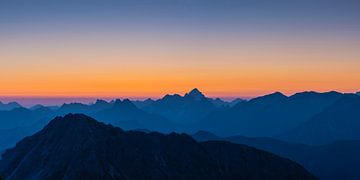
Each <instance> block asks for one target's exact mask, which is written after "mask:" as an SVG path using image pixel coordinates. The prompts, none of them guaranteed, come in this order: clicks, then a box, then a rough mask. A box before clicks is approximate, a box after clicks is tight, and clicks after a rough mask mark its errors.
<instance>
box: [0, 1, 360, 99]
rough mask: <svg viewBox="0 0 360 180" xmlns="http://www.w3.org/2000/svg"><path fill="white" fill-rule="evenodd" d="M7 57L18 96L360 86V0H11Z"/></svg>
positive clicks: (2, 26)
mask: <svg viewBox="0 0 360 180" xmlns="http://www.w3.org/2000/svg"><path fill="white" fill-rule="evenodd" d="M0 68H1V69H0V77H1V78H0V96H1V97H6V98H3V99H7V100H8V99H9V97H17V98H19V97H24V98H25V97H26V98H33V97H40V98H44V97H82V98H84V97H91V98H93V97H161V96H163V95H164V94H172V93H180V94H182V93H185V92H187V91H189V90H190V89H192V88H194V87H197V88H199V89H200V90H202V91H203V92H204V93H205V94H206V95H208V96H211V97H254V96H258V95H263V94H267V93H270V92H274V91H281V92H283V93H285V94H288V95H290V94H292V93H295V92H299V91H308V90H313V91H321V92H324V91H331V90H336V91H341V92H355V91H360V1H358V0H273V1H268V0H137V1H133V0H116V1H115V0H97V1H95V0H71V1H70V0H62V1H56V0H0ZM10 99H11V98H10ZM0 100H1V98H0Z"/></svg>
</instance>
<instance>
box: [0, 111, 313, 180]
mask: <svg viewBox="0 0 360 180" xmlns="http://www.w3.org/2000/svg"><path fill="white" fill-rule="evenodd" d="M0 175H1V176H3V177H4V178H6V179H315V178H314V177H313V176H312V175H311V174H309V173H308V172H307V171H306V170H304V169H303V168H302V167H301V166H300V165H298V164H296V163H294V162H292V161H290V160H287V159H283V158H280V157H278V156H276V155H273V154H270V153H267V152H264V151H261V150H257V149H254V148H251V147H248V146H244V145H237V144H232V143H228V142H220V141H212V142H204V143H198V142H196V141H195V140H193V139H192V138H191V137H190V136H187V135H185V134H175V133H172V134H169V135H163V134H160V133H149V134H147V133H144V132H136V131H128V132H126V131H123V130H121V129H120V128H115V127H113V126H110V125H105V124H103V123H99V122H97V121H95V120H94V119H92V118H90V117H87V116H85V115H80V114H76V115H72V114H70V115H67V116H65V117H63V118H62V117H57V118H55V119H54V120H52V121H51V122H50V123H49V124H48V125H47V126H46V127H45V128H44V129H42V130H41V131H39V132H38V133H36V134H34V135H33V136H30V137H27V138H25V139H23V140H22V141H20V142H19V143H18V144H17V145H16V147H15V148H13V149H9V150H7V151H6V152H5V153H4V155H3V157H2V160H1V161H0Z"/></svg>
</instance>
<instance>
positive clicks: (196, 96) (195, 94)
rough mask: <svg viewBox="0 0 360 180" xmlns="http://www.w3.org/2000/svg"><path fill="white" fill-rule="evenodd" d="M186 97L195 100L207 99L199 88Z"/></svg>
mask: <svg viewBox="0 0 360 180" xmlns="http://www.w3.org/2000/svg"><path fill="white" fill-rule="evenodd" d="M184 97H191V98H193V99H195V100H201V99H204V98H206V97H205V95H204V94H203V93H202V92H200V91H199V89H197V88H194V89H193V90H191V91H190V92H188V93H186V94H185V96H184Z"/></svg>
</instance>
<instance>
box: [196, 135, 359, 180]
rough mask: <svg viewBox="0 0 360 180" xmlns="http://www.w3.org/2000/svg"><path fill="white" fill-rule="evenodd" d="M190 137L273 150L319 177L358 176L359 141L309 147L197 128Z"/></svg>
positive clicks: (331, 178) (336, 178) (346, 177)
mask: <svg viewBox="0 0 360 180" xmlns="http://www.w3.org/2000/svg"><path fill="white" fill-rule="evenodd" d="M193 137H194V139H196V140H198V141H200V142H204V141H213V140H217V141H220V140H225V141H229V142H233V143H238V144H245V145H248V146H252V147H255V148H258V149H261V150H265V151H268V152H272V153H274V154H276V155H279V156H281V157H285V158H289V159H291V160H293V161H295V162H297V163H299V164H301V165H302V166H304V167H305V168H306V169H307V170H309V171H310V172H311V173H313V174H314V175H315V176H317V177H318V178H319V179H323V180H338V179H360V169H359V164H360V155H359V152H360V141H359V140H358V141H338V142H334V143H330V144H327V145H321V146H309V145H304V144H297V143H288V142H284V141H279V140H276V139H272V138H248V137H244V136H231V137H226V138H222V137H219V136H216V135H214V134H212V133H210V132H206V131H199V132H197V133H195V134H194V135H193Z"/></svg>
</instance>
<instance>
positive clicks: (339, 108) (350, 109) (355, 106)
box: [278, 94, 360, 144]
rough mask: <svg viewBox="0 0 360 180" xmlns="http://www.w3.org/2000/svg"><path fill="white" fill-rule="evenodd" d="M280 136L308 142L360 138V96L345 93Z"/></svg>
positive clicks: (289, 139) (317, 142)
mask: <svg viewBox="0 0 360 180" xmlns="http://www.w3.org/2000/svg"><path fill="white" fill-rule="evenodd" d="M278 137H279V138H280V139H283V140H287V141H290V142H300V143H306V144H327V143H330V142H334V141H336V140H360V96H357V95H354V94H346V95H343V96H342V97H341V98H340V99H339V100H337V101H336V102H335V103H334V104H332V105H331V106H329V107H327V108H325V109H324V110H323V111H321V112H320V113H318V114H316V115H315V116H313V117H312V118H311V119H309V120H308V121H307V122H305V123H303V124H302V125H301V126H299V127H297V128H296V129H293V130H290V131H288V132H286V133H283V134H281V135H280V136H278Z"/></svg>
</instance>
